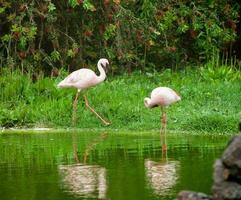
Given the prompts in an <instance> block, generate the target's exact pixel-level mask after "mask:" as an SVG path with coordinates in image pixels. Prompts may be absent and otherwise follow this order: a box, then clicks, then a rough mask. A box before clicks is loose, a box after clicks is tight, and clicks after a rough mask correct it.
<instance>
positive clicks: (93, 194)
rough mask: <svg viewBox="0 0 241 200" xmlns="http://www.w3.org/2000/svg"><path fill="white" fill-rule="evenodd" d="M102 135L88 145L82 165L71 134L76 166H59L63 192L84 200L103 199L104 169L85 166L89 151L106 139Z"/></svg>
mask: <svg viewBox="0 0 241 200" xmlns="http://www.w3.org/2000/svg"><path fill="white" fill-rule="evenodd" d="M106 136H107V134H106V133H103V134H101V135H100V137H97V138H95V140H93V141H92V142H91V143H89V144H88V145H87V147H86V149H85V152H84V158H83V164H81V163H80V159H79V156H78V144H77V138H76V134H73V154H74V159H75V162H76V163H77V164H73V165H60V166H59V173H60V174H61V176H62V183H63V187H64V188H65V190H67V191H68V192H70V193H72V194H73V195H76V196H83V197H86V198H98V199H105V198H106V191H107V183H106V169H105V168H103V167H100V166H98V165H86V161H87V158H88V156H89V153H90V152H91V150H93V149H94V147H95V146H96V145H97V144H98V143H100V142H102V141H103V140H104V139H105V138H106Z"/></svg>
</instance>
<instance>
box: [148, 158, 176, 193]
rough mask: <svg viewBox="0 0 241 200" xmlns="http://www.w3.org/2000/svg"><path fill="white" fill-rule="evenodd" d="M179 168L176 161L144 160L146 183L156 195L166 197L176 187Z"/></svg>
mask: <svg viewBox="0 0 241 200" xmlns="http://www.w3.org/2000/svg"><path fill="white" fill-rule="evenodd" d="M179 167H180V164H179V162H178V161H162V162H155V161H152V160H149V159H148V160H145V169H146V177H147V181H148V183H149V185H150V186H151V188H152V189H153V190H154V193H155V194H156V195H160V196H163V195H167V194H168V192H169V191H170V190H171V189H172V188H173V187H174V186H175V185H176V182H177V179H178V173H177V171H178V169H179Z"/></svg>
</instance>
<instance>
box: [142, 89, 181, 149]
mask: <svg viewBox="0 0 241 200" xmlns="http://www.w3.org/2000/svg"><path fill="white" fill-rule="evenodd" d="M180 100H181V97H180V96H179V95H177V93H176V92H175V91H174V90H172V89H171V88H168V87H158V88H155V89H154V90H153V91H152V92H151V98H148V97H146V98H145V99H144V104H145V106H146V107H147V108H154V107H157V106H160V107H161V112H162V116H161V129H160V137H161V143H162V150H163V151H166V150H167V146H166V124H167V115H166V111H165V107H167V106H169V105H171V104H173V103H175V102H177V101H180ZM163 128H164V137H165V141H164V144H163V140H162V132H163Z"/></svg>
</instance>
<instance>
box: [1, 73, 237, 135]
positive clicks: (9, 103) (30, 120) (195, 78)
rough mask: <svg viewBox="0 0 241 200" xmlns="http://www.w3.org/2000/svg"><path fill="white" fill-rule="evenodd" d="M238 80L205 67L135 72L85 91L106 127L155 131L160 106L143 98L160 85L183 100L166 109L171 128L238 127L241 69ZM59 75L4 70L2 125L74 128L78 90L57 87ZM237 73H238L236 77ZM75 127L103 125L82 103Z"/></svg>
mask: <svg viewBox="0 0 241 200" xmlns="http://www.w3.org/2000/svg"><path fill="white" fill-rule="evenodd" d="M227 71H228V72H229V77H234V76H235V77H236V78H235V79H232V78H230V79H227V77H226V76H225V73H223V74H222V76H213V74H215V72H213V71H211V72H210V70H209V69H206V68H202V69H201V70H200V69H196V70H194V69H186V70H184V71H179V72H173V71H171V70H165V71H163V72H155V73H139V72H136V73H133V74H132V75H121V76H114V77H108V79H107V80H106V81H105V82H104V83H102V84H100V85H98V86H96V87H94V88H91V89H89V90H88V91H86V92H85V93H86V95H87V97H88V99H89V102H90V105H91V106H93V107H94V108H95V109H96V111H97V112H99V113H101V115H103V116H104V117H105V118H107V119H109V120H111V122H112V124H111V126H109V127H106V129H123V130H124V129H129V130H134V129H136V130H151V129H155V130H157V129H158V128H159V126H160V109H158V108H155V109H147V108H145V107H144V104H143V99H144V97H146V96H148V95H149V94H150V92H151V91H152V89H153V88H155V87H157V86H168V87H171V88H173V89H175V90H176V91H177V92H178V93H179V94H180V95H181V96H182V101H181V102H179V103H177V104H175V105H172V106H170V107H169V108H168V129H171V130H176V131H203V132H207V131H208V132H218V133H230V132H236V130H237V124H238V122H239V121H241V79H240V72H239V71H235V70H233V71H232V73H234V76H232V74H230V70H227ZM64 75H66V74H63V75H62V77H58V78H57V79H51V78H43V77H42V76H39V78H38V80H37V81H36V82H34V83H33V81H32V80H31V78H30V76H29V75H24V76H23V75H22V74H21V73H19V72H17V71H16V72H14V73H11V74H10V73H8V72H5V71H2V72H1V75H0V88H1V91H0V100H1V101H0V126H2V127H52V128H71V127H72V122H71V119H72V101H73V98H74V96H75V93H76V90H74V89H58V88H56V84H57V83H58V82H59V81H60V80H61V78H63V77H64ZM237 77H238V78H237ZM77 116H78V120H77V124H76V127H77V128H90V129H91V128H97V129H98V128H103V127H104V126H103V125H102V124H101V122H100V121H99V120H98V119H97V118H96V117H95V116H94V115H93V114H92V113H91V112H89V111H88V110H86V109H85V105H84V101H83V98H80V99H79V103H78V113H77Z"/></svg>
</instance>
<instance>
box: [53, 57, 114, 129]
mask: <svg viewBox="0 0 241 200" xmlns="http://www.w3.org/2000/svg"><path fill="white" fill-rule="evenodd" d="M108 65H109V61H108V60H107V59H106V58H101V59H100V60H99V61H98V63H97V68H98V70H99V72H100V75H99V76H97V75H96V74H95V72H94V71H92V70H90V69H86V68H82V69H79V70H76V71H74V72H72V73H71V74H69V75H68V76H67V77H66V78H65V79H64V80H62V81H61V82H60V83H59V84H58V87H59V88H70V87H73V88H76V89H77V93H76V96H75V100H74V103H73V122H74V123H75V121H76V109H77V101H78V98H79V95H80V92H81V90H84V89H87V88H90V87H93V86H96V85H98V84H99V83H101V82H103V81H104V80H105V78H106V72H105V70H107V67H108ZM84 99H85V105H86V107H87V108H88V109H90V111H91V112H93V113H94V114H95V115H96V116H97V117H98V118H99V119H100V120H101V121H102V122H103V123H104V124H105V125H109V124H110V122H107V121H106V120H104V119H103V118H102V117H101V116H100V115H99V114H98V113H97V112H96V111H95V110H94V109H93V108H92V107H90V105H89V102H88V99H87V97H86V96H85V95H84Z"/></svg>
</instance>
